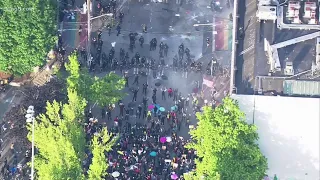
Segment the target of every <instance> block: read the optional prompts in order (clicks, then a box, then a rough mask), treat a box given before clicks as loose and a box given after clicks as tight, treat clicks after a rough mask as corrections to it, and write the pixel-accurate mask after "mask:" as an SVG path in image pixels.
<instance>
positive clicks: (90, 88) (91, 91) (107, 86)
mask: <svg viewBox="0 0 320 180" xmlns="http://www.w3.org/2000/svg"><path fill="white" fill-rule="evenodd" d="M65 66H66V70H67V71H68V73H69V77H68V78H67V81H68V84H69V85H70V86H71V87H72V88H75V89H77V92H79V95H81V96H82V97H84V98H85V99H86V100H88V101H89V102H92V103H95V102H97V103H98V104H99V105H100V106H106V105H108V104H114V103H116V102H117V101H119V100H120V99H122V98H123V97H124V95H125V93H123V92H122V91H121V90H122V89H123V88H124V86H125V80H124V79H123V78H122V77H120V76H118V75H117V74H115V73H112V72H111V73H109V74H107V75H105V76H103V77H96V76H95V77H92V76H91V75H90V74H89V73H88V71H87V69H80V64H79V62H78V60H77V56H76V54H72V55H70V56H69V63H68V64H66V65H65Z"/></svg>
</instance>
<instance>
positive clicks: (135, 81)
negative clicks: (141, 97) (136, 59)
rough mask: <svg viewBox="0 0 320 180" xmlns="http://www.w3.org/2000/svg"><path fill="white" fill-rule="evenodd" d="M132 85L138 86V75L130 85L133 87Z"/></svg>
mask: <svg viewBox="0 0 320 180" xmlns="http://www.w3.org/2000/svg"><path fill="white" fill-rule="evenodd" d="M134 84H137V85H139V75H136V76H135V78H134V81H133V83H132V85H134Z"/></svg>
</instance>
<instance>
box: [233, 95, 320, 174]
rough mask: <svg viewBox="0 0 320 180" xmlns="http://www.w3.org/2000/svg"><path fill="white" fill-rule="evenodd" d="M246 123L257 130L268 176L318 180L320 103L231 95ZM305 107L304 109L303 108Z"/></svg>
mask: <svg viewBox="0 0 320 180" xmlns="http://www.w3.org/2000/svg"><path fill="white" fill-rule="evenodd" d="M231 97H232V98H234V99H236V100H238V102H239V106H240V109H241V110H242V111H244V112H245V114H246V118H247V122H248V123H253V124H255V125H256V126H257V127H258V134H259V141H258V143H259V146H260V148H261V151H262V153H263V154H264V155H265V156H266V157H267V159H268V164H269V170H268V172H267V174H268V175H269V176H270V177H273V175H274V174H276V175H277V177H278V178H279V179H299V180H301V179H319V178H320V175H319V171H320V169H319V160H320V159H319V145H320V144H319V142H320V139H319V137H320V136H319V130H320V129H319V127H320V126H319V125H320V124H319V119H320V99H316V98H298V97H278V96H257V95H232V96H231ZM306 105H307V106H306Z"/></svg>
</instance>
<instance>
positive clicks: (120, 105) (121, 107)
mask: <svg viewBox="0 0 320 180" xmlns="http://www.w3.org/2000/svg"><path fill="white" fill-rule="evenodd" d="M119 108H120V116H123V111H124V104H123V102H120V103H119Z"/></svg>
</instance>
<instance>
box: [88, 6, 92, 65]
mask: <svg viewBox="0 0 320 180" xmlns="http://www.w3.org/2000/svg"><path fill="white" fill-rule="evenodd" d="M91 7H92V6H91V0H87V33H88V34H87V36H88V41H87V59H88V60H89V59H90V58H91V10H92V8H91Z"/></svg>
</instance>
